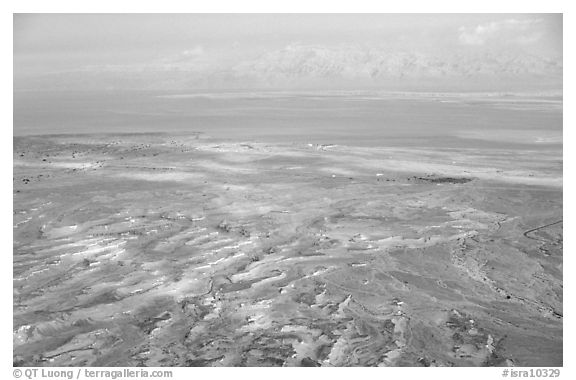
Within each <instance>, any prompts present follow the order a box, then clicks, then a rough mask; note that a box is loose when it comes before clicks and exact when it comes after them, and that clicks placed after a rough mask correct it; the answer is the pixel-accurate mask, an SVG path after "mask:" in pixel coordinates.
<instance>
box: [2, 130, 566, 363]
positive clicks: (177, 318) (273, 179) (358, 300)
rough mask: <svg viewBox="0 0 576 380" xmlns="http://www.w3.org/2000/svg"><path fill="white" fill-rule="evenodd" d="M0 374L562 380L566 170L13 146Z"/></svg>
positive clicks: (275, 149)
mask: <svg viewBox="0 0 576 380" xmlns="http://www.w3.org/2000/svg"><path fill="white" fill-rule="evenodd" d="M13 218H14V251H13V254H14V256H13V257H14V259H13V260H14V306H13V307H14V311H13V313H14V314H13V315H14V362H15V365H29V366H32V365H33V366H70V365H73V366H85V365H89V366H142V365H144V366H480V365H488V366H499V365H517V366H559V365H562V313H563V311H562V157H561V153H558V154H554V153H551V152H547V151H532V150H528V149H525V150H497V149H494V150H474V149H423V148H417V147H414V148H409V149H408V148H406V149H402V148H393V147H388V148H386V147H381V148H378V147H348V146H346V145H335V146H332V145H315V144H305V143H297V144H288V143H286V144H280V143H278V144H272V143H270V144H268V143H262V142H260V143H255V142H251V141H246V142H228V141H219V140H213V139H208V138H203V137H202V136H199V135H179V136H168V135H162V134H142V135H138V134H132V135H128V134H125V135H101V136H98V135H92V136H91V135H84V136H82V135H77V136H73V135H68V136H64V135H63V136H52V137H22V138H15V140H14V216H13Z"/></svg>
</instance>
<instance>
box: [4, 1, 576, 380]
mask: <svg viewBox="0 0 576 380" xmlns="http://www.w3.org/2000/svg"><path fill="white" fill-rule="evenodd" d="M571 3H574V2H573V1H569V0H564V1H560V0H546V1H543V0H539V1H532V0H531V1H504V0H499V1H498V0H481V1H475V2H474V3H470V2H464V1H462V0H459V1H457V0H429V1H425V0H419V1H414V0H401V1H394V2H392V1H388V2H384V1H365V0H354V1H330V2H328V1H326V2H320V1H317V2H313V1H311V0H292V1H283V2H272V1H271V0H268V1H265V0H242V1H240V0H237V1H233V0H227V1H223V0H212V1H209V0H202V1H175V0H162V1H149V0H146V1H143V0H140V1H119V0H99V1H91V2H86V1H78V0H76V1H73V0H51V1H48V0H44V1H42V0H34V1H10V2H8V4H5V3H2V4H3V5H2V7H3V9H2V10H3V12H2V15H1V19H0V28H1V29H0V33H1V40H2V48H3V52H5V55H4V56H3V59H2V61H1V62H2V69H3V70H2V74H3V76H2V78H3V81H2V83H3V84H4V87H3V90H2V95H3V96H2V103H1V104H2V105H3V107H2V108H3V112H2V119H3V120H2V121H3V123H2V127H1V129H0V131H1V134H2V135H1V142H2V149H1V154H2V157H1V158H0V163H1V165H2V166H1V167H2V177H1V178H2V185H3V186H2V187H1V189H2V219H1V220H2V224H1V229H0V231H1V232H2V237H3V239H2V240H1V241H2V248H3V250H2V253H3V254H2V255H1V260H2V262H1V267H2V276H1V281H2V283H1V288H0V289H1V292H2V293H1V294H2V304H4V305H6V313H4V314H2V322H3V323H2V325H1V326H2V328H1V329H0V334H1V335H0V337H1V338H2V340H0V342H3V343H4V344H2V345H1V348H0V353H1V354H0V358H1V359H2V364H3V368H2V369H3V370H4V371H6V372H4V371H3V372H0V373H4V375H3V377H4V378H11V377H12V368H11V364H12V346H11V344H9V343H8V342H11V336H12V331H11V326H12V316H11V312H8V309H10V310H11V306H9V305H12V292H11V289H12V270H11V268H12V260H11V258H12V255H11V252H12V215H11V214H12V213H11V210H12V183H11V182H9V181H10V176H9V174H8V173H11V172H12V146H11V144H12V122H13V120H12V88H11V86H10V84H11V83H12V72H13V70H12V59H9V57H10V53H12V32H13V30H12V13H60V12H62V13H211V12H214V13H268V12H271V13H286V12H290V13H331V12H332V13H379V12H382V13H404V12H406V13H564V28H565V29H564V36H565V38H564V60H565V62H564V63H565V64H564V67H565V71H564V167H565V168H566V169H567V170H565V171H564V186H565V187H564V193H565V194H569V195H571V194H573V193H574V192H573V190H575V188H574V176H573V174H572V173H571V172H572V170H571V169H572V168H573V167H574V166H573V163H574V154H573V146H572V145H573V141H574V139H573V137H574V131H573V128H574V127H575V126H574V111H573V110H574V107H573V106H574V96H573V93H572V91H573V90H574V87H573V84H574V75H573V70H574V67H576V62H574V52H573V50H574V49H573V48H571V46H570V45H574V39H575V38H576V31H575V30H574V29H575V27H574V23H575V22H576V18H575V17H574V13H573V9H572V7H571V6H570V5H571ZM568 36H570V37H568ZM573 211H574V201H573V200H572V198H571V197H565V199H564V230H565V235H566V239H565V241H564V252H566V253H567V254H566V255H565V256H564V274H565V281H564V286H565V292H564V315H565V319H564V368H562V374H561V378H566V379H568V378H576V376H575V375H576V372H575V371H574V368H575V365H574V362H575V359H573V356H572V354H573V353H574V350H573V342H572V339H573V338H572V337H575V336H576V335H575V328H574V325H573V323H570V322H573V321H574V318H573V315H574V302H573V300H574V298H573V296H572V295H573V294H574V281H573V280H572V278H571V274H572V273H571V272H572V270H573V269H574V258H573V256H572V253H574V252H575V250H574V248H575V245H574V240H573V239H572V235H571V233H572V232H573V231H575V230H574V228H573V227H574V222H573V221H572V220H571V216H572V215H574V213H573ZM566 232H568V233H566ZM566 318H567V319H566ZM9 326H10V330H9ZM304 371H306V372H304ZM316 371H322V372H321V373H320V372H310V370H306V369H283V370H277V369H270V368H263V369H236V368H226V369H200V368H195V369H185V368H184V369H183V368H175V369H174V373H175V376H174V378H176V379H189V378H194V377H199V376H210V377H214V376H227V377H229V376H234V377H235V378H237V377H241V378H250V379H254V378H269V377H270V376H274V377H275V378H278V379H292V378H293V377H294V376H305V377H306V376H311V377H312V376H318V375H321V376H336V377H340V376H342V377H349V376H358V375H360V376H362V377H374V378H380V379H382V378H384V377H388V376H390V377H393V378H395V379H404V378H406V377H408V378H410V377H412V376H418V378H442V379H459V380H461V379H463V378H467V379H494V378H496V379H501V378H502V377H501V376H500V373H501V369H497V368H474V369H470V368H459V369H456V368H454V369H431V368H427V369H419V368H386V369H370V368H344V369H321V370H316ZM358 371H359V372H361V373H357V372H358ZM384 371H385V372H384Z"/></svg>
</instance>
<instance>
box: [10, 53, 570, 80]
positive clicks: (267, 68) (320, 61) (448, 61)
mask: <svg viewBox="0 0 576 380" xmlns="http://www.w3.org/2000/svg"><path fill="white" fill-rule="evenodd" d="M562 71H563V67H562V58H561V57H558V58H550V57H542V56H537V55H533V54H526V53H501V52H493V53H487V52H482V53H478V52H466V51H463V52H462V53H460V54H451V55H440V54H422V53H413V52H398V51H389V50H387V49H383V48H368V47H359V46H339V47H326V46H311V45H297V44H296V45H289V46H286V47H285V48H283V49H280V50H276V51H272V52H268V53H265V54H262V55H260V56H258V57H257V58H253V59H244V60H238V61H232V60H228V61H218V60H213V61H210V59H207V58H206V57H204V56H196V55H193V56H190V57H188V56H178V57H176V58H173V59H164V60H162V61H158V62H150V63H145V64H139V65H106V66H89V67H83V68H79V69H77V70H73V71H66V72H59V73H51V74H44V75H42V76H36V77H33V78H20V79H19V80H18V81H17V82H18V83H16V85H15V86H16V87H19V86H20V87H30V86H38V87H39V88H58V89H64V88H70V89H158V90H185V89H196V88H216V89H222V88H253V87H259V88H274V87H281V88H291V87H293V88H317V87H328V88H334V87H339V86H341V87H378V86H380V87H391V88H394V89H399V88H403V86H405V87H408V88H414V89H418V88H427V87H432V88H443V87H445V88H455V89H456V88H459V89H462V88H465V87H466V86H472V87H475V86H476V87H478V86H480V87H482V86H486V87H490V86H495V87H506V86H528V87H529V86H535V87H538V86H544V87H546V86H548V87H554V86H556V87H558V86H560V87H561V84H562Z"/></svg>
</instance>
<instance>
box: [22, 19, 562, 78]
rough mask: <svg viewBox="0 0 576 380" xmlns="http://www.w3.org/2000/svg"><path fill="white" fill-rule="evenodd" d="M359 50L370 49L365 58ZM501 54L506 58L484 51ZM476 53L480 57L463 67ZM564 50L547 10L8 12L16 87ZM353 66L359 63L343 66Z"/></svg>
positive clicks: (409, 66) (533, 65) (536, 57)
mask: <svg viewBox="0 0 576 380" xmlns="http://www.w3.org/2000/svg"><path fill="white" fill-rule="evenodd" d="M294 47H296V48H294ZM287 48H288V50H286V49H287ZM364 52H366V54H368V55H369V57H368V58H362V57H363V55H362V54H364ZM398 54H400V56H398ZM407 54H409V55H410V57H409V58H407V56H406V55H407ZM503 55H505V56H506V57H511V58H507V60H506V61H505V62H504V61H503V62H500V61H499V62H497V63H493V62H492V61H493V60H494V58H493V57H501V56H503ZM311 56H313V57H311ZM414 56H417V57H418V58H417V59H416V58H414ZM485 56H486V57H488V58H486V59H484V58H478V57H485ZM390 57H400V58H394V59H392V58H390ZM399 59H400V60H401V61H402V62H401V63H400V64H396V63H395V62H396V61H398V60H399ZM498 59H500V58H498ZM383 60H387V61H386V62H384V61H383ZM415 60H416V61H415ZM479 60H480V61H481V62H482V63H483V66H482V67H479V68H478V67H476V66H474V67H472V65H477V64H478V61H479ZM483 60H484V61H485V62H484V61H483ZM561 61H562V16H561V15H555V14H404V15H394V14H307V15H299V14H196V15H186V14H20V15H15V16H14V73H15V87H16V88H27V87H30V88H34V87H38V88H40V87H43V86H44V87H50V86H62V85H64V84H66V83H67V84H68V85H70V86H71V87H77V86H78V85H80V82H78V81H79V79H78V78H80V77H81V75H80V74H78V73H84V74H86V73H90V74H91V75H92V77H94V78H95V79H93V82H94V83H97V82H98V81H99V78H100V76H102V77H103V78H104V77H106V78H108V79H110V78H111V77H113V76H114V75H112V74H111V72H115V73H116V74H115V75H118V72H122V73H124V74H123V75H124V76H125V75H126V73H128V74H130V75H136V74H134V72H139V74H138V78H137V79H134V82H130V83H133V84H132V85H134V86H138V84H137V83H140V81H142V79H143V77H146V76H149V79H150V81H152V82H155V83H156V82H157V83H160V82H162V83H168V84H166V86H170V83H173V82H174V81H175V79H174V78H175V77H174V73H173V70H174V69H177V70H181V71H185V72H186V73H187V74H189V75H188V76H186V78H189V80H190V82H187V83H188V85H189V86H192V87H193V86H194V85H195V83H199V82H198V80H199V79H198V80H196V79H190V78H196V77H198V78H200V77H201V76H204V77H206V76H208V75H210V76H211V78H217V79H215V80H214V82H215V83H216V82H217V83H219V85H220V86H221V85H222V83H225V82H226V81H227V80H231V81H246V78H253V77H256V76H258V77H259V79H262V78H260V72H265V73H266V78H265V79H262V80H274V78H277V77H281V76H284V77H289V78H291V80H293V81H295V82H297V81H298V80H300V79H302V78H304V77H306V78H308V77H314V78H316V77H317V78H324V77H330V80H332V81H333V80H336V81H337V80H338V79H339V78H341V77H342V78H348V79H350V78H356V77H358V78H360V79H362V80H366V81H368V80H385V79H388V78H389V77H393V76H396V77H397V78H400V77H407V76H408V77H410V76H419V77H426V76H427V75H428V76H432V75H435V76H436V77H439V75H440V74H438V71H437V70H436V71H433V70H432V69H433V67H434V65H436V66H438V65H443V66H442V67H443V69H442V74H441V75H444V76H446V75H447V76H451V75H452V72H451V71H450V70H452V69H453V70H455V71H454V72H458V75H463V76H467V77H469V76H470V75H473V73H475V72H482V73H488V74H493V75H507V76H513V75H515V73H519V74H518V75H522V73H524V74H526V73H527V74H526V75H535V76H536V77H552V78H555V80H556V81H557V80H558V76H559V72H558V69H559V70H560V79H561V64H562V63H561ZM343 62H344V63H343ZM414 62H416V63H414ZM439 62H440V63H439ZM550 62H552V63H553V64H552V65H551V64H550ZM392 64H394V65H395V66H394V67H393V68H390V65H392ZM415 65H416V66H417V68H414V67H415ZM466 65H468V66H470V67H466ZM514 65H518V67H514ZM335 66H338V67H339V68H338V69H337V68H335ZM495 66H497V67H495ZM259 70H260V72H259ZM355 70H356V71H357V75H356V74H350V72H354V71H355ZM530 70H531V71H530ZM554 70H555V71H554ZM143 71H145V73H142V72H143ZM548 71H550V72H548ZM163 73H166V75H164V74H163ZM374 73H376V74H374ZM494 73H496V74H494ZM500 73H501V74H500ZM488 74H486V75H488ZM355 75H356V76H355ZM166 78H171V80H172V82H170V81H168V80H167V79H166ZM227 78H228V79H227ZM239 78H240V79H239ZM270 78H272V79H270ZM195 80H196V81H195ZM319 80H320V79H319ZM87 81H88V82H90V79H86V78H84V79H83V80H82V83H84V84H85V83H87ZM104 82H105V80H104ZM89 84H90V83H89ZM202 86H206V84H205V83H202Z"/></svg>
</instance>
